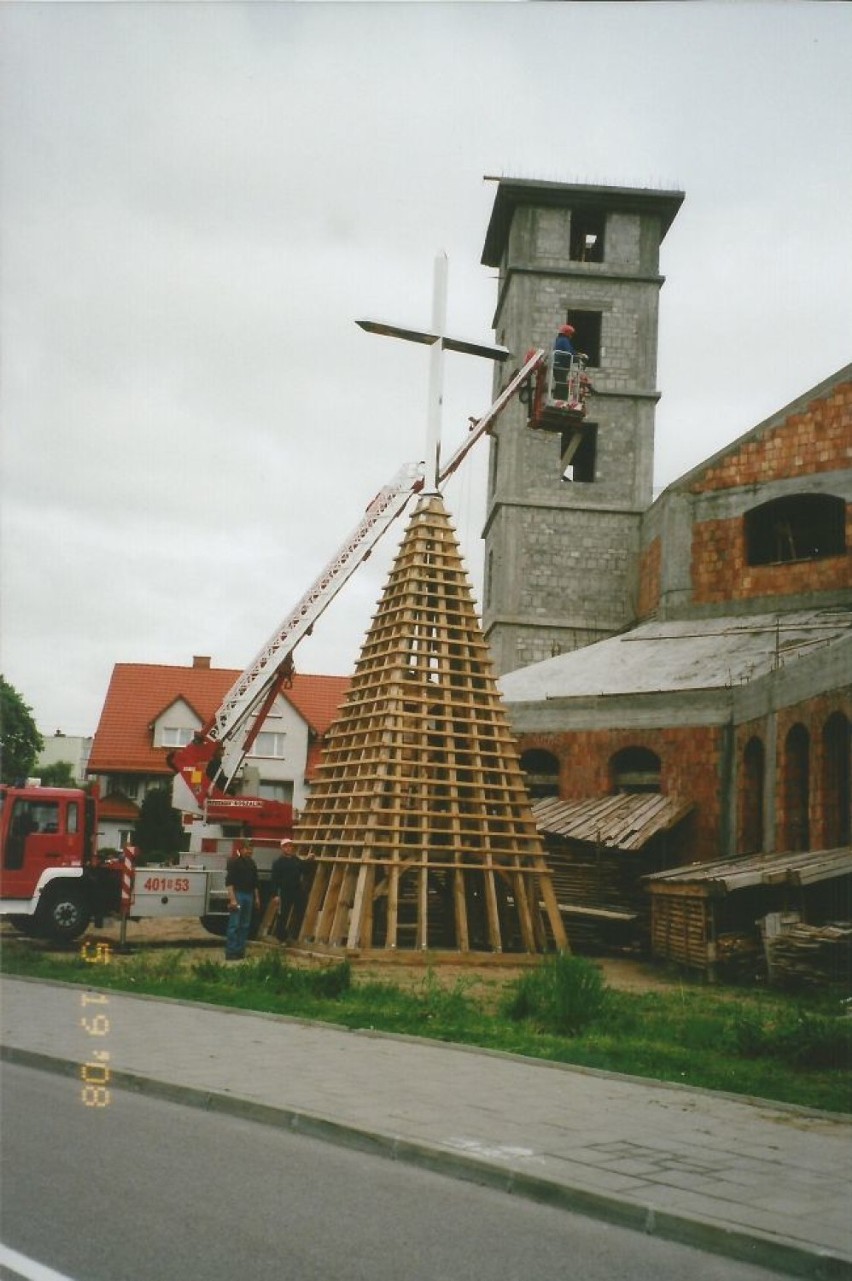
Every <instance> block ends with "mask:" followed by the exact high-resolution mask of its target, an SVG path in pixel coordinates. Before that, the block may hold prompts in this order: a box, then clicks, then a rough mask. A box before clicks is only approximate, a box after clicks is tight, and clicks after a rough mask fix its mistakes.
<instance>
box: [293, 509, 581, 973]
mask: <svg viewBox="0 0 852 1281" xmlns="http://www.w3.org/2000/svg"><path fill="white" fill-rule="evenodd" d="M295 839H296V844H297V846H298V847H299V852H300V853H302V854H304V853H310V854H312V855H313V856H314V857H315V858H316V859H317V870H316V875H315V878H314V882H313V886H312V889H311V893H310V896H309V899H308V905H307V909H306V912H305V916H304V921H303V924H302V928H301V932H300V939H301V940H302V941H308V940H310V941H312V942H314V943H317V944H321V945H325V946H328V947H332V948H335V947H346V948H351V949H358V950H360V951H370V950H373V949H404V948H405V949H421V950H422V949H430V950H452V951H456V952H476V953H483V954H487V955H486V958H485V959H487V956H491V957H495V956H498V955H499V954H501V953H503V952H516V953H517V952H527V953H535V952H542V951H545V950H547V949H548V948H554V947H555V948H559V949H564V948H566V947H567V941H566V938H565V931H564V927H563V924H562V919H561V916H560V914H559V908H558V905H557V903H556V897H555V893H554V890H553V885H552V881H551V877H550V872H549V871H548V869H547V866H546V863H545V860H544V853H543V848H542V844H541V839H540V837H539V835H538V832H537V829H536V826H535V822H534V820H533V817H532V813H531V810H530V802H529V798H528V795H527V792H526V788H525V786H524V778H523V774H522V771H521V767H520V761H519V757H518V751H517V747H516V744H515V741H514V739H513V737H512V734H511V731H510V728H509V724H508V717H507V715H506V712H505V709H504V707H503V704H502V702H501V699H500V694H499V691H498V689H497V684H496V677H495V675H494V672H493V669H492V666H491V659H490V655H489V652H488V646H487V644H486V641H485V638H484V637H483V635H482V631H481V628H480V625H479V620H478V618H477V615H476V610H475V607H474V602H473V597H472V593H471V590H470V585H469V582H468V579H467V574H466V571H465V568H464V565H463V562H462V559H461V555H460V552H459V547H458V543H457V541H456V537H455V531H454V530H453V527H452V524H451V522H450V519H449V516H448V514H447V512H446V509H445V508H444V504H443V501H442V499H441V498H440V496H439V495H426V496H424V497H422V498H421V499H420V501H419V503H418V505H417V508H416V509H415V511H414V512H413V514H412V516H411V519H410V521H409V525H408V527H407V529H406V533H405V536H404V538H403V541H402V544H401V546H400V549H399V552H398V553H397V557H396V560H395V562H394V565H393V568H392V570H391V572H390V576H389V578H388V581H387V584H386V586H385V590H384V592H383V595H382V598H381V600H380V602H379V606H378V609H377V612H376V614H375V617H374V619H373V623H372V625H371V627H370V630H369V632H368V634H367V637H366V640H365V642H364V646H363V649H362V651H361V655H360V658H359V660H358V663H357V665H356V669H355V675H354V677H353V679H352V683H351V686H350V689H349V693H348V696H347V699H346V702H345V703H344V706H343V708H342V709H341V713H340V716H339V718H338V720H337V721H336V723H335V725H334V726H333V727H332V729H331V731H330V733H329V737H328V739H327V741H326V745H325V747H324V751H323V761H322V765H321V766H320V770H319V773H318V776H317V778H316V780H315V781H314V784H313V787H312V791H311V795H310V797H309V799H308V802H307V805H306V807H305V809H304V811H303V813H302V815H301V818H300V820H299V822H298V825H297V828H296V832H295Z"/></svg>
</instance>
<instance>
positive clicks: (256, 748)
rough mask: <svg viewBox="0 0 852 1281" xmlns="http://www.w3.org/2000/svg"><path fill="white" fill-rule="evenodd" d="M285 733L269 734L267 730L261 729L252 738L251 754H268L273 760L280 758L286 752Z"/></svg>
mask: <svg viewBox="0 0 852 1281" xmlns="http://www.w3.org/2000/svg"><path fill="white" fill-rule="evenodd" d="M286 739H287V735H286V734H271V733H269V731H268V730H264V731H261V733H260V734H258V736H257V738H256V739H255V740H254V744H253V745H252V749H251V752H250V755H251V756H268V757H272V758H273V759H275V760H282V759H283V758H284V756H286V754H287V748H286Z"/></svg>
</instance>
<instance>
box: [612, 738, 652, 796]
mask: <svg viewBox="0 0 852 1281" xmlns="http://www.w3.org/2000/svg"><path fill="white" fill-rule="evenodd" d="M609 768H610V776H611V778H612V788H613V791H614V792H659V790H660V758H659V756H658V755H657V753H656V752H652V751H651V750H650V748H647V747H625V748H624V750H623V751H621V752H616V754H615V756H613V758H612V760H611V761H610V763H609Z"/></svg>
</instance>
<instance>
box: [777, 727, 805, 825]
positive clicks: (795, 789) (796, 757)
mask: <svg viewBox="0 0 852 1281" xmlns="http://www.w3.org/2000/svg"><path fill="white" fill-rule="evenodd" d="M810 790H811V789H810V737H809V735H808V731H807V730H806V729H805V727H804V725H794V726H793V727H792V729H791V730H790V732H789V734H788V735H787V739H786V742H785V744H784V849H785V850H809V849H810V847H811V833H810V822H809V817H808V814H809V809H810Z"/></svg>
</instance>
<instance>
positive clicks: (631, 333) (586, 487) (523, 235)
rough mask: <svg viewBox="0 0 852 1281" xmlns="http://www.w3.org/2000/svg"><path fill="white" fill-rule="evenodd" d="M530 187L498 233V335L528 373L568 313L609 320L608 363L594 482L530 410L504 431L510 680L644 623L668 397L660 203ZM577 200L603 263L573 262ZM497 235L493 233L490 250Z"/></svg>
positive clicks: (502, 663) (497, 492)
mask: <svg viewBox="0 0 852 1281" xmlns="http://www.w3.org/2000/svg"><path fill="white" fill-rule="evenodd" d="M529 186H530V188H531V190H530V191H529V194H528V195H527V193H526V192H525V194H524V199H523V201H521V202H519V203H518V204H517V205H516V206H513V207H512V209H511V215H510V217H509V216H508V215H506V217H507V218H508V221H507V222H506V224H505V225H504V226H502V230H501V232H500V234H502V235H505V240H504V242H503V245H502V254H501V256H500V258H499V271H500V289H499V297H498V302H497V307H496V311H495V316H494V328H495V331H496V335H497V338H498V341H500V342H502V343H504V344H505V345H506V346H507V347H509V349H510V350H511V351H512V352H513V355H514V357H515V364H516V366H517V365H519V364H520V363H521V361H522V360H523V357H524V355H525V353H526V352H527V351H528V350H529V349H530V348H534V347H541V348H544V349H546V350H548V351H549V350H550V349H551V347H552V345H553V340H554V337H555V334H556V331H557V329H558V327H559V325H560V324H562V323H564V321H565V319H566V318H567V316H568V315H569V314H572V315H576V314H577V313H581V312H591V313H596V314H599V315H600V318H601V328H600V354H599V358H598V359H599V363H598V364H596V365H591V366H590V374H591V377H592V381H593V385H594V388H595V394H594V396H593V397H592V399H591V401H590V404H589V407H588V412H587V418H586V421H587V423H588V424H594V425H595V427H596V435H595V442H596V444H595V469H594V479H593V480H592V481H574V480H573V479H572V478H571V477H570V476H567V475H565V468H564V466H563V464H562V459H561V445H562V442H561V439H560V436H559V434H550V433H544V432H534V431H531V430H530V429H529V428H528V427H527V423H526V410H525V409H524V408H523V407H522V406H520V405H516V406H512V407H511V408H510V409H508V410H507V411H506V412H505V413H504V414H503V415H502V417H501V419H500V420H499V422H498V424H497V426H496V429H495V433H494V438H493V440H492V454H491V466H490V472H489V493H488V504H489V507H488V517H487V522H486V528H485V559H486V566H489V564H490V569H488V568H487V570H486V574H487V589H486V593H485V605H484V610H483V626H484V630H485V634H486V636H487V638H488V640H489V643H490V644H491V647H492V651H493V653H494V655H495V662H496V664H497V667H498V670H499V671H501V672H502V671H510V670H513V669H515V668H517V667H520V666H525V665H527V664H528V663H530V662H536V661H539V659H541V658H548V657H550V656H551V655H552V654H553V653H560V652H564V651H565V650H566V649H573V648H577V647H578V646H579V645H580V644H587V643H590V642H591V641H594V640H599V639H602V638H603V637H605V636H609V635H612V634H613V633H614V632H617V631H619V630H621V629H622V628H623V627H625V626H627V625H629V623H630V622H632V621H633V618H634V617H635V609H636V606H637V599H638V591H637V568H638V566H637V556H638V551H639V541H638V539H639V523H640V520H641V516H642V514H643V512H644V511H645V510H646V509H647V508H648V506H649V504H650V502H651V498H652V484H653V454H654V412H655V407H656V401H657V398H658V393H657V391H656V389H655V383H656V370H657V326H658V309H659V290H660V286H661V284H662V280H661V278H660V276H659V275H658V267H659V244H660V239H661V237H662V235H663V234H664V227H663V223H662V216H661V215H660V214H659V213H658V201H657V199H656V198H655V197H653V196H649V195H648V193H636V192H633V193H626V192H624V191H618V192H616V191H614V190H611V189H607V188H601V189H599V190H597V189H596V190H595V192H594V193H592V195H591V196H590V194H589V191H588V189H580V188H569V187H568V186H565V187H563V188H560V189H559V192H558V196H557V197H556V198H554V195H553V185H552V184H551V185H548V184H542V187H541V188H537V187H536V184H530V185H529ZM539 193H541V197H540V203H537V200H538V198H539ZM575 193H576V195H575ZM574 199H576V200H577V201H578V208H579V209H580V212H579V213H576V216H578V217H579V216H583V217H585V216H586V212H587V210H588V208H589V201H590V200H591V201H592V203H593V205H594V209H595V211H596V215H597V214H600V216H601V217H603V220H604V221H603V228H604V230H603V240H604V253H603V261H590V262H579V261H577V260H576V259H572V258H571V256H570V247H571V224H572V217H574V216H575V212H576V211H575V210H574V208H573V206H572V200H574ZM584 201H585V202H586V203H585V204H584ZM678 204H679V199H677V200H675V201H673V202H672V203H671V207H674V208H676V207H677V205H678ZM498 206H499V198H498V201H497V202H495V210H497V208H498ZM667 209H668V210H669V211H670V206H667ZM671 216H673V214H671ZM666 225H667V224H666ZM490 238H491V229H489V242H488V243H490ZM491 249H492V252H496V250H495V248H494V245H492V246H491ZM489 261H494V262H496V261H497V260H496V258H493V259H489ZM593 354H594V353H593ZM506 380H507V374H506V371H495V390H497V389H499V387H500V385H501V384H502V383H505V381H506Z"/></svg>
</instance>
